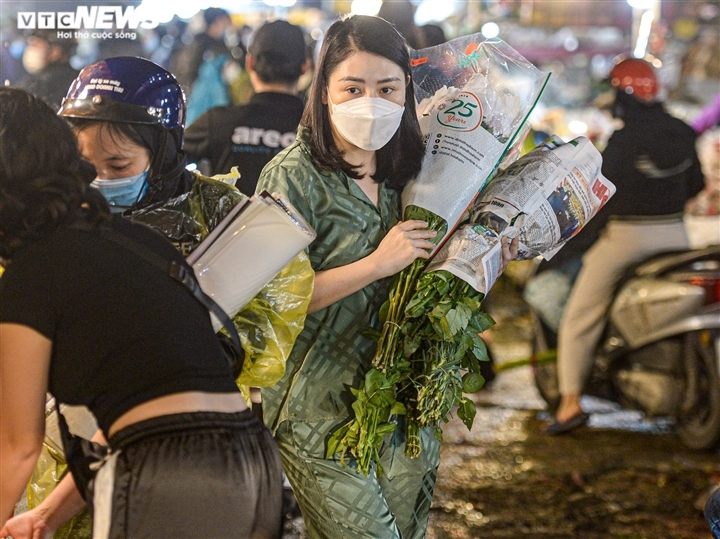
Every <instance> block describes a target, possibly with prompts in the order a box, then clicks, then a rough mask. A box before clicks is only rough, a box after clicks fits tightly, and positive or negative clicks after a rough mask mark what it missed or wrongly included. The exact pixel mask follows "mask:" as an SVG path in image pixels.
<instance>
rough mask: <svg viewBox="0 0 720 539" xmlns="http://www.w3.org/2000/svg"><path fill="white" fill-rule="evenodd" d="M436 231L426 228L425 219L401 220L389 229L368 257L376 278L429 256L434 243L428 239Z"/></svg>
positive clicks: (432, 236)
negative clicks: (371, 262) (373, 265)
mask: <svg viewBox="0 0 720 539" xmlns="http://www.w3.org/2000/svg"><path fill="white" fill-rule="evenodd" d="M436 235H437V232H435V231H434V230H428V229H427V223H426V222H425V221H418V220H413V221H401V222H399V223H398V224H397V225H395V226H394V227H392V228H391V229H390V231H389V232H388V233H387V235H386V236H385V237H384V238H383V240H382V241H381V242H380V245H378V248H377V249H376V250H375V251H374V252H373V253H372V254H371V255H369V257H372V259H373V263H374V264H375V266H376V269H377V277H378V279H380V278H383V277H390V276H391V275H395V274H396V273H397V272H399V271H400V270H402V269H404V268H405V267H407V266H409V265H410V264H411V263H412V262H413V261H414V260H415V259H417V258H430V252H431V251H432V250H433V249H434V248H435V244H434V243H433V242H431V241H430V239H431V238H434V237H435V236H436Z"/></svg>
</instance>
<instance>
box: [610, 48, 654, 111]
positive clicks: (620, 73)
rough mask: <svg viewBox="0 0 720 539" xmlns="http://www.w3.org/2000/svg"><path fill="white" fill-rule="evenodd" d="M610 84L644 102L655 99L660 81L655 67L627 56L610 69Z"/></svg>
mask: <svg viewBox="0 0 720 539" xmlns="http://www.w3.org/2000/svg"><path fill="white" fill-rule="evenodd" d="M610 84H612V86H613V87H614V88H618V89H619V90H623V91H624V92H625V93H626V94H630V95H632V96H634V97H636V98H637V99H639V100H641V101H645V102H653V101H656V100H657V97H658V94H659V93H660V81H659V80H658V77H657V74H656V73H655V68H654V67H653V66H652V64H650V63H649V62H646V61H645V60H640V59H639V58H627V59H625V60H623V61H621V62H620V63H618V64H617V65H616V66H615V67H613V68H612V71H610Z"/></svg>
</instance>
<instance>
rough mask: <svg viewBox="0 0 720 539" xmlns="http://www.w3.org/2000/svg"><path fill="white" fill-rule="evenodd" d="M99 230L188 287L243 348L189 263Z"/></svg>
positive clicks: (110, 230) (234, 331) (235, 342)
mask: <svg viewBox="0 0 720 539" xmlns="http://www.w3.org/2000/svg"><path fill="white" fill-rule="evenodd" d="M98 231H99V232H100V233H101V234H102V235H103V237H104V238H106V239H108V240H109V241H112V242H113V243H115V244H117V245H119V246H121V247H123V248H125V249H127V250H128V251H131V252H133V253H135V254H136V255H137V256H139V257H140V258H142V259H144V260H145V261H147V262H148V263H150V264H151V265H153V266H155V267H156V268H158V269H159V270H160V271H162V272H163V273H165V274H167V275H168V276H170V277H171V278H172V279H174V280H175V281H177V282H179V283H180V284H182V285H183V286H184V287H185V288H187V289H188V290H189V291H190V293H191V294H192V295H193V297H195V299H197V300H198V301H199V302H200V303H202V305H203V306H205V308H206V309H207V310H208V311H209V312H211V313H212V314H214V315H215V316H216V317H217V319H218V320H219V321H220V323H221V324H222V325H223V327H224V328H225V331H227V333H228V335H229V336H230V338H231V339H232V341H233V344H234V345H235V347H236V348H237V350H238V351H240V350H242V345H241V344H240V336H239V335H238V332H237V329H236V328H235V324H233V321H232V320H231V319H230V317H229V316H228V314H227V313H226V312H225V311H224V310H223V308H222V307H220V305H218V304H217V302H216V301H215V300H214V299H212V298H211V297H210V296H208V295H207V294H206V293H205V292H203V290H202V288H200V284H199V283H198V282H197V279H196V278H195V274H194V273H193V272H192V270H191V269H189V268H188V266H187V265H185V264H182V263H180V262H178V261H176V260H168V259H166V258H164V257H162V256H160V255H159V254H157V253H156V252H155V251H153V250H152V249H149V248H148V247H146V246H145V245H143V244H142V243H140V242H138V241H135V240H134V239H132V238H130V237H128V236H125V235H124V234H120V233H118V232H116V231H115V230H113V229H112V228H100V229H98ZM231 367H232V365H231Z"/></svg>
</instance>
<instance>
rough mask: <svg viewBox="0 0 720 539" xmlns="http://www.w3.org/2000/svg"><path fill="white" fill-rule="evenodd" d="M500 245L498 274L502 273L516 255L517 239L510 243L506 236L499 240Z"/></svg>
mask: <svg viewBox="0 0 720 539" xmlns="http://www.w3.org/2000/svg"><path fill="white" fill-rule="evenodd" d="M500 245H502V262H501V264H500V273H502V272H503V271H505V268H507V265H508V264H509V263H510V262H511V261H513V260H515V257H516V256H517V254H518V239H517V237H515V238H513V239H512V241H508V238H507V236H503V237H502V238H500Z"/></svg>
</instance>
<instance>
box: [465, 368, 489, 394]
mask: <svg viewBox="0 0 720 539" xmlns="http://www.w3.org/2000/svg"><path fill="white" fill-rule="evenodd" d="M483 385H485V378H483V377H482V375H481V374H480V373H478V372H467V373H465V374H464V375H463V377H462V388H463V391H464V392H465V393H476V392H478V391H480V390H481V389H482V387H483Z"/></svg>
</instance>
